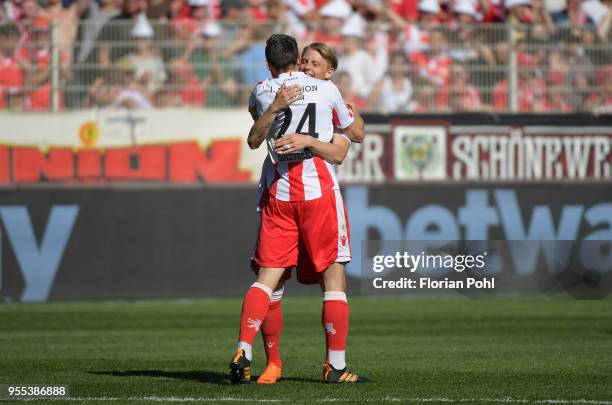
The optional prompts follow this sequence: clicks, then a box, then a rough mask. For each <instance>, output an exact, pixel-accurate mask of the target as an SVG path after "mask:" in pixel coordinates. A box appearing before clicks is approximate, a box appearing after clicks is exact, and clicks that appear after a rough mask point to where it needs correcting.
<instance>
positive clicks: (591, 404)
mask: <svg viewBox="0 0 612 405" xmlns="http://www.w3.org/2000/svg"><path fill="white" fill-rule="evenodd" d="M41 399H42V398H38V399H34V398H31V399H27V398H24V399H23V401H39V400H41ZM45 399H46V400H48V399H49V398H45ZM56 400H58V401H78V402H88V401H109V402H112V401H130V402H131V401H134V402H138V401H144V402H249V403H284V402H295V400H293V399H257V398H232V397H219V398H206V397H201V398H198V397H158V396H146V397H123V398H119V397H71V398H57V399H56ZM315 401H316V402H356V403H359V402H405V403H426V402H449V403H461V402H481V403H485V404H486V403H502V404H584V405H612V400H610V401H608V400H596V399H519V398H436V397H432V398H397V397H384V398H364V399H358V400H356V399H349V398H321V399H317V400H315Z"/></svg>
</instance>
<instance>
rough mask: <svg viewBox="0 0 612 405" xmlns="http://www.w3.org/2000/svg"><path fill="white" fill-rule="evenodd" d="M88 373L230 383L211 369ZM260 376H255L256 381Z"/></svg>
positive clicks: (311, 380)
mask: <svg viewBox="0 0 612 405" xmlns="http://www.w3.org/2000/svg"><path fill="white" fill-rule="evenodd" d="M88 374H96V375H108V376H112V377H154V378H157V377H162V378H174V379H177V380H191V381H198V382H201V383H205V384H216V385H230V380H229V376H228V374H227V373H219V372H217V371H210V370H191V371H166V370H109V371H88ZM257 377H258V376H254V381H256V380H257ZM283 380H284V381H296V382H316V383H318V382H320V380H315V379H312V378H301V377H283Z"/></svg>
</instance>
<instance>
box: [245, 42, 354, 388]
mask: <svg viewBox="0 0 612 405" xmlns="http://www.w3.org/2000/svg"><path fill="white" fill-rule="evenodd" d="M337 67H338V59H337V58H336V55H335V54H334V51H333V50H332V49H331V48H330V47H329V46H327V45H326V44H323V43H321V42H315V43H312V44H310V45H308V46H306V47H305V48H304V50H303V51H302V57H301V60H300V71H301V72H304V73H305V74H307V75H308V76H312V77H315V78H317V79H321V80H330V79H331V78H332V76H333V75H334V73H335V71H336V69H337ZM283 92H288V91H287V89H282V90H279V96H280V97H281V98H282V97H283V96H284V93H283ZM345 102H346V101H345ZM288 104H289V103H287V106H288ZM347 105H348V106H349V108H350V109H351V112H353V114H354V115H355V120H356V121H357V122H358V123H359V125H363V119H362V118H361V116H360V115H359V113H358V112H357V110H356V108H355V107H354V106H353V105H352V104H351V103H350V102H348V103H347ZM357 135H360V134H357ZM292 137H293V138H297V137H296V136H295V135H294V134H291V135H288V136H287V138H286V139H284V138H283V139H281V141H279V142H277V143H276V146H277V149H278V150H279V152H280V153H283V145H284V144H285V142H289V141H290V140H291V138H292ZM306 141H308V139H306ZM351 141H354V142H357V143H361V142H362V141H363V137H359V136H357V137H355V138H354V139H348V138H347V136H346V135H344V134H343V133H342V132H341V131H337V133H335V134H334V137H333V139H332V143H334V144H340V145H342V144H347V143H348V145H349V146H350V144H351ZM342 151H343V153H341V154H340V155H339V156H337V157H336V160H337V161H336V162H334V163H336V164H340V163H341V162H342V161H343V160H344V157H345V156H346V151H348V148H346V150H345V149H344V148H342ZM340 158H341V159H340ZM347 226H348V224H347ZM347 243H348V241H347ZM296 273H297V277H298V281H299V282H300V283H302V284H316V283H319V277H318V274H317V273H316V272H315V271H314V270H313V266H312V263H311V261H310V259H309V257H308V254H306V253H305V252H304V251H303V249H300V252H299V254H298V266H297V267H296ZM283 291H284V280H283V281H281V283H280V284H279V286H278V287H277V288H276V290H275V291H274V292H273V293H272V298H271V301H270V306H269V308H268V314H267V315H266V318H265V319H264V321H263V323H262V325H261V334H262V338H263V343H264V349H265V351H266V357H267V366H266V369H265V370H264V372H263V373H262V374H261V376H260V377H259V378H258V379H257V383H258V384H274V383H276V382H277V381H278V380H279V379H280V378H281V374H282V360H281V357H280V336H281V333H282V329H283V313H282V309H281V298H282V296H283ZM328 333H329V332H327V331H326V336H327V334H328Z"/></svg>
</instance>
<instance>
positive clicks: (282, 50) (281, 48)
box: [266, 34, 299, 70]
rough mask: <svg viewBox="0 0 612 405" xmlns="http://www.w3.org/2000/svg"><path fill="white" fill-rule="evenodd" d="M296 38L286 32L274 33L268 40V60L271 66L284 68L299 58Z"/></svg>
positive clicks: (279, 68) (278, 68)
mask: <svg viewBox="0 0 612 405" xmlns="http://www.w3.org/2000/svg"><path fill="white" fill-rule="evenodd" d="M298 53H299V52H298V46H297V42H296V41H295V38H293V37H292V36H290V35H285V34H273V35H272V36H270V38H268V40H267V41H266V61H267V62H268V65H270V67H273V68H274V69H277V70H284V69H287V68H289V67H290V66H293V65H295V64H296V62H297V58H298Z"/></svg>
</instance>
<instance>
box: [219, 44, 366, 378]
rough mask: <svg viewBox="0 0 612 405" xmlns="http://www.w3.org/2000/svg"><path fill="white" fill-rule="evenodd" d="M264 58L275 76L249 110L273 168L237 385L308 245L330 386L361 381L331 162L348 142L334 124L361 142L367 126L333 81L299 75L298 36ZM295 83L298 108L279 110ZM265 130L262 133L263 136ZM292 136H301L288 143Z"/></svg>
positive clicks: (344, 233) (343, 225)
mask: <svg viewBox="0 0 612 405" xmlns="http://www.w3.org/2000/svg"><path fill="white" fill-rule="evenodd" d="M266 61H267V63H268V67H269V69H270V72H271V73H272V77H273V78H272V79H268V80H266V81H264V82H261V83H259V84H258V85H257V86H256V88H255V89H254V91H253V94H252V97H251V102H250V105H251V106H255V107H256V109H257V116H258V119H257V121H256V122H255V125H254V126H253V128H252V129H251V132H250V133H249V138H248V143H249V146H251V148H257V147H259V146H260V145H261V143H262V142H263V141H264V136H261V135H260V134H261V133H263V134H264V135H265V139H266V140H267V145H268V157H267V159H269V160H270V162H271V163H272V165H271V166H269V167H272V169H273V170H268V171H267V172H266V175H265V180H266V182H265V186H266V187H265V190H267V192H268V194H269V195H268V196H267V198H264V199H261V200H260V201H261V203H262V216H261V225H260V229H259V236H258V241H257V245H256V251H255V255H254V260H255V262H256V264H257V265H259V266H260V269H259V272H258V276H257V281H256V282H255V283H253V285H252V286H251V288H250V289H249V290H248V291H247V293H246V295H245V299H244V302H243V306H242V314H241V324H240V337H239V342H238V350H237V353H236V355H235V357H234V358H233V360H232V361H231V362H230V376H231V379H232V381H233V382H235V383H246V382H250V365H251V359H252V343H253V340H254V338H255V336H256V334H257V332H258V331H259V328H260V326H261V323H262V322H263V320H264V319H265V317H266V314H267V312H268V307H269V304H270V299H271V297H272V293H273V291H274V289H275V288H277V286H278V284H279V282H280V281H281V280H282V279H283V278H284V277H286V269H287V268H291V267H295V266H296V265H297V262H298V246H299V244H300V242H301V243H303V247H304V250H305V251H306V252H307V253H308V256H309V258H310V261H311V262H312V264H313V266H312V267H313V269H314V271H315V272H316V273H319V274H320V276H319V279H320V284H321V287H322V289H323V292H324V305H323V323H324V326H325V329H326V332H327V339H326V340H327V361H326V363H325V365H324V369H323V371H324V373H323V376H324V381H325V382H330V383H332V382H334V383H335V382H350V383H355V382H362V381H363V378H361V377H359V376H358V375H356V374H354V373H353V372H351V371H350V370H349V369H348V368H347V367H346V363H345V350H346V336H347V334H348V317H349V308H348V303H347V301H346V293H345V289H346V280H345V275H344V266H343V263H346V262H348V261H349V260H350V248H349V246H348V236H349V235H348V231H349V230H348V227H347V221H346V212H345V210H344V204H343V202H342V196H341V194H340V192H339V187H338V181H337V179H336V176H335V172H334V169H333V166H332V164H331V163H329V162H330V161H332V162H336V161H342V159H344V156H345V155H346V152H347V150H348V142H345V143H343V144H338V143H333V142H330V141H331V140H332V137H333V124H332V119H333V115H334V114H335V115H336V116H337V117H338V119H337V123H338V127H340V128H342V129H343V130H344V131H345V133H346V134H348V135H349V136H353V137H356V138H359V137H363V125H359V124H358V123H355V120H354V118H353V116H352V114H351V113H350V111H349V110H348V108H347V107H346V105H345V104H344V101H343V100H342V97H341V95H340V92H339V91H338V89H337V88H336V86H335V85H334V84H333V83H331V82H330V81H323V80H318V79H315V78H311V77H309V76H306V75H305V74H304V73H302V72H298V71H297V66H298V50H297V43H296V42H295V39H294V38H292V37H290V36H287V35H282V34H275V35H273V36H271V37H270V38H269V39H268V41H267V43H266ZM292 84H297V85H299V86H300V87H301V94H300V92H299V91H297V92H295V93H292V101H293V104H292V105H291V107H290V108H287V109H283V110H281V109H280V108H279V107H278V106H279V103H277V102H276V101H277V98H275V97H276V93H277V91H278V89H279V88H281V87H284V86H285V85H292ZM262 129H263V131H262ZM286 133H295V134H294V135H292V136H288V137H286V138H285V139H281V138H283V135H285V134H286Z"/></svg>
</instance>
